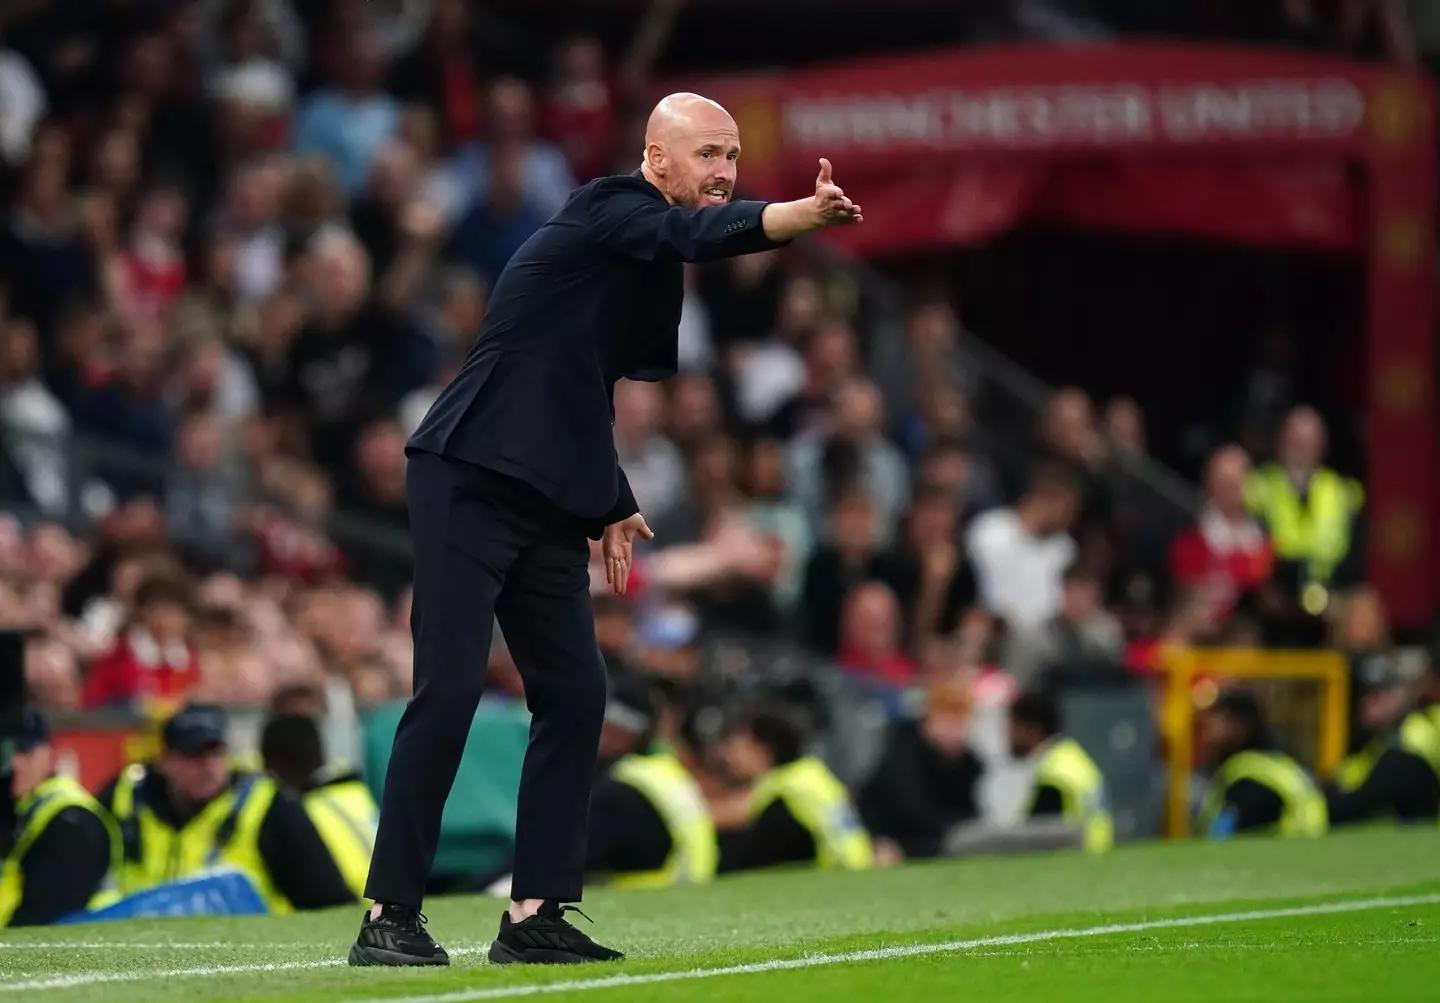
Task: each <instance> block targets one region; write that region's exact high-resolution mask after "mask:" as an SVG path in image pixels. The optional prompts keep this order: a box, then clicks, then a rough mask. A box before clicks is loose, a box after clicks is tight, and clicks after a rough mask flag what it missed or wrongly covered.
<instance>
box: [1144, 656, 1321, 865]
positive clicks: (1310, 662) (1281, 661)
mask: <svg viewBox="0 0 1440 1003" xmlns="http://www.w3.org/2000/svg"><path fill="white" fill-rule="evenodd" d="M1160 669H1161V672H1162V675H1163V677H1164V681H1165V688H1164V691H1163V693H1162V695H1161V703H1160V720H1161V725H1162V730H1163V732H1164V735H1165V739H1166V750H1167V754H1166V761H1167V767H1168V780H1169V786H1168V793H1167V795H1166V802H1165V831H1166V833H1167V834H1168V835H1170V836H1171V837H1175V838H1178V837H1183V836H1187V835H1189V834H1190V790H1191V788H1190V780H1191V776H1192V775H1193V772H1194V768H1195V716H1196V714H1197V713H1198V712H1199V711H1200V710H1201V709H1202V708H1203V706H1204V705H1205V704H1207V703H1208V701H1209V700H1210V699H1213V695H1214V692H1215V689H1216V687H1218V686H1219V685H1220V684H1222V683H1243V684H1247V685H1251V686H1253V687H1255V688H1256V689H1257V690H1259V691H1260V697H1261V700H1262V702H1263V703H1264V704H1265V708H1266V712H1267V714H1268V715H1269V716H1270V718H1271V722H1272V724H1273V725H1274V726H1275V727H1276V730H1277V731H1279V732H1280V733H1281V734H1282V735H1284V736H1285V738H1286V739H1287V741H1286V744H1287V745H1288V746H1289V747H1290V749H1289V751H1292V752H1295V753H1296V754H1297V755H1299V756H1300V757H1301V759H1302V760H1308V761H1307V762H1306V763H1305V765H1307V766H1310V767H1311V768H1313V769H1314V770H1315V772H1316V773H1317V774H1318V775H1319V776H1321V777H1326V776H1329V775H1330V774H1331V773H1333V772H1334V770H1335V768H1336V767H1337V766H1338V765H1339V764H1340V760H1341V758H1342V757H1344V755H1345V745H1346V741H1347V738H1348V731H1349V697H1350V666H1349V663H1348V662H1347V661H1346V659H1345V656H1343V655H1341V654H1340V653H1339V652H1335V651H1285V650H1266V649H1263V648H1185V647H1169V648H1166V649H1164V650H1163V651H1161V653H1160Z"/></svg>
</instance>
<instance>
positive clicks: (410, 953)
mask: <svg viewBox="0 0 1440 1003" xmlns="http://www.w3.org/2000/svg"><path fill="white" fill-rule="evenodd" d="M425 923H426V919H425V917H424V915H423V914H421V913H420V912H419V910H416V909H411V908H410V907H409V906H403V905H382V906H381V907H380V917H379V918H378V919H371V918H370V913H369V912H368V911H367V912H366V913H365V920H364V922H362V923H361V924H360V936H358V937H356V938H355V943H354V944H353V945H351V947H350V964H352V965H357V966H362V967H363V966H367V965H448V964H450V955H448V954H446V953H445V948H443V947H441V946H440V945H439V944H437V943H435V938H434V937H431V936H430V934H428V933H426V932H425Z"/></svg>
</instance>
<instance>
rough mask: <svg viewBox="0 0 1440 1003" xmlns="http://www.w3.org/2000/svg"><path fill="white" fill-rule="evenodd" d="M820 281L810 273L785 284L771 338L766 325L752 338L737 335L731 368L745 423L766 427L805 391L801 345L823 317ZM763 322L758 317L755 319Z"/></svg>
mask: <svg viewBox="0 0 1440 1003" xmlns="http://www.w3.org/2000/svg"><path fill="white" fill-rule="evenodd" d="M823 311H824V302H823V299H822V297H821V292H820V283H819V282H818V281H817V280H816V279H815V278H814V277H813V276H810V275H796V276H793V277H791V278H790V279H789V281H787V282H786V283H785V285H784V289H783V292H782V293H781V296H780V300H779V303H778V309H777V310H776V312H774V313H772V314H771V315H770V316H769V317H766V318H764V321H765V323H766V325H767V326H768V325H770V324H772V323H773V324H774V326H775V329H774V331H773V332H772V334H771V336H770V338H768V339H764V340H762V339H763V335H764V333H765V328H757V329H756V330H755V331H754V332H753V333H751V334H749V335H748V336H745V335H738V334H733V333H732V338H733V340H734V341H735V344H733V345H732V346H730V350H729V355H730V367H731V370H732V372H733V375H734V381H735V406H736V409H737V410H738V411H739V414H740V417H741V418H743V419H744V420H745V421H747V422H749V423H751V424H755V425H763V424H766V423H768V422H769V421H771V420H772V419H773V418H774V417H775V415H776V414H777V413H778V412H779V411H780V409H781V408H782V407H784V406H785V404H786V403H787V402H788V401H790V400H791V399H792V398H794V397H795V396H796V395H797V394H799V393H801V392H802V391H803V390H804V389H805V375H806V374H805V359H804V356H802V355H801V354H800V353H801V349H802V348H804V346H805V343H806V342H807V341H808V340H809V339H810V336H811V335H812V334H813V333H814V332H815V330H816V329H817V328H818V327H819V326H820V323H821V321H822V320H823V319H824V312H823ZM756 320H757V321H758V320H759V318H756Z"/></svg>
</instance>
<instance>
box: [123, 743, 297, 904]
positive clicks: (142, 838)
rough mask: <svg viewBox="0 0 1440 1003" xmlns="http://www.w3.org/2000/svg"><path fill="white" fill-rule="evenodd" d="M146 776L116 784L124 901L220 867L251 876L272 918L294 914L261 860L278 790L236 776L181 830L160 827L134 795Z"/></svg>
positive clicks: (141, 770) (138, 772) (129, 771)
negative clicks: (267, 821) (263, 826)
mask: <svg viewBox="0 0 1440 1003" xmlns="http://www.w3.org/2000/svg"><path fill="white" fill-rule="evenodd" d="M146 773H147V770H146V768H145V767H144V766H143V765H141V764H138V763H137V764H135V765H132V766H129V767H127V768H126V769H125V770H124V772H123V773H121V775H120V779H119V780H118V781H117V782H116V784H115V796H114V800H113V802H112V804H111V809H110V810H111V813H112V814H113V815H114V816H115V821H116V822H118V823H119V825H120V835H121V839H122V848H123V850H124V854H123V858H122V860H121V864H120V868H119V873H118V879H119V880H118V885H119V892H120V894H121V895H122V896H124V895H133V894H134V893H135V892H140V891H144V890H146V889H147V888H154V887H155V886H157V885H161V884H164V883H166V882H168V881H176V880H179V879H180V878H188V877H193V876H195V875H197V874H202V873H204V872H205V871H208V870H211V869H213V868H217V867H227V866H228V867H234V868H236V869H237V870H239V871H242V872H243V873H244V874H245V875H247V876H248V877H249V878H250V879H251V880H252V881H253V882H254V883H255V887H256V889H257V890H258V891H259V892H260V896H261V898H263V899H264V900H265V903H266V904H267V905H268V906H269V908H270V911H271V912H272V913H289V912H294V907H293V906H292V905H291V904H290V901H289V900H288V899H286V898H285V896H284V895H282V894H280V891H279V889H277V888H276V887H275V882H274V880H273V879H272V878H271V876H270V871H269V868H267V867H266V866H265V860H264V858H263V857H262V856H261V855H260V826H261V824H262V823H263V822H264V821H265V816H266V814H268V813H269V811H270V805H271V804H273V803H274V801H275V796H276V794H277V793H278V788H277V787H276V786H275V781H273V780H271V779H270V778H269V777H265V776H261V775H259V774H256V773H235V774H232V776H231V782H230V786H229V787H227V788H226V789H225V790H224V792H222V793H221V794H220V796H219V797H217V798H215V799H214V800H213V801H211V802H210V803H209V804H207V805H206V806H205V807H204V808H201V809H200V811H199V812H198V813H197V814H196V815H195V817H194V818H192V819H190V821H188V822H186V823H185V824H184V825H183V826H181V827H180V828H179V829H176V828H173V827H172V826H170V825H169V824H168V823H166V822H163V821H161V819H160V817H159V815H157V814H156V813H155V810H154V809H153V808H151V807H150V806H149V805H147V804H145V803H144V802H143V801H137V799H136V797H135V794H136V789H137V788H138V787H139V785H140V782H141V781H142V780H144V779H145V776H146Z"/></svg>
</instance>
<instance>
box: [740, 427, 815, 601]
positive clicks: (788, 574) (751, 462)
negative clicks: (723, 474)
mask: <svg viewBox="0 0 1440 1003" xmlns="http://www.w3.org/2000/svg"><path fill="white" fill-rule="evenodd" d="M744 466H745V470H744V489H745V494H746V495H747V496H748V497H749V499H750V501H749V503H748V504H747V505H746V506H745V521H746V522H747V523H749V525H750V526H751V527H752V528H754V529H755V530H756V531H757V532H759V533H761V534H765V535H767V536H770V537H773V538H774V539H776V540H778V541H779V543H780V546H781V548H782V549H783V553H784V562H783V564H782V566H781V568H780V571H779V574H778V575H777V576H776V579H775V590H774V596H775V600H776V602H777V603H778V604H779V605H780V607H781V609H783V610H786V611H789V610H791V609H793V608H795V606H796V605H797V604H798V603H799V602H800V599H801V595H802V592H803V590H804V587H805V569H806V567H807V566H808V565H809V562H810V554H811V551H812V550H813V549H814V546H815V533H814V530H813V529H811V526H810V523H809V521H808V520H807V519H806V517H805V512H804V510H803V509H802V508H801V507H800V506H799V505H797V504H795V503H794V502H793V501H791V500H790V499H789V498H787V497H786V496H785V447H784V445H783V443H781V442H780V440H778V439H768V438H761V439H755V440H752V441H751V442H750V444H749V446H748V447H747V448H746V450H745V464H744Z"/></svg>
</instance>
